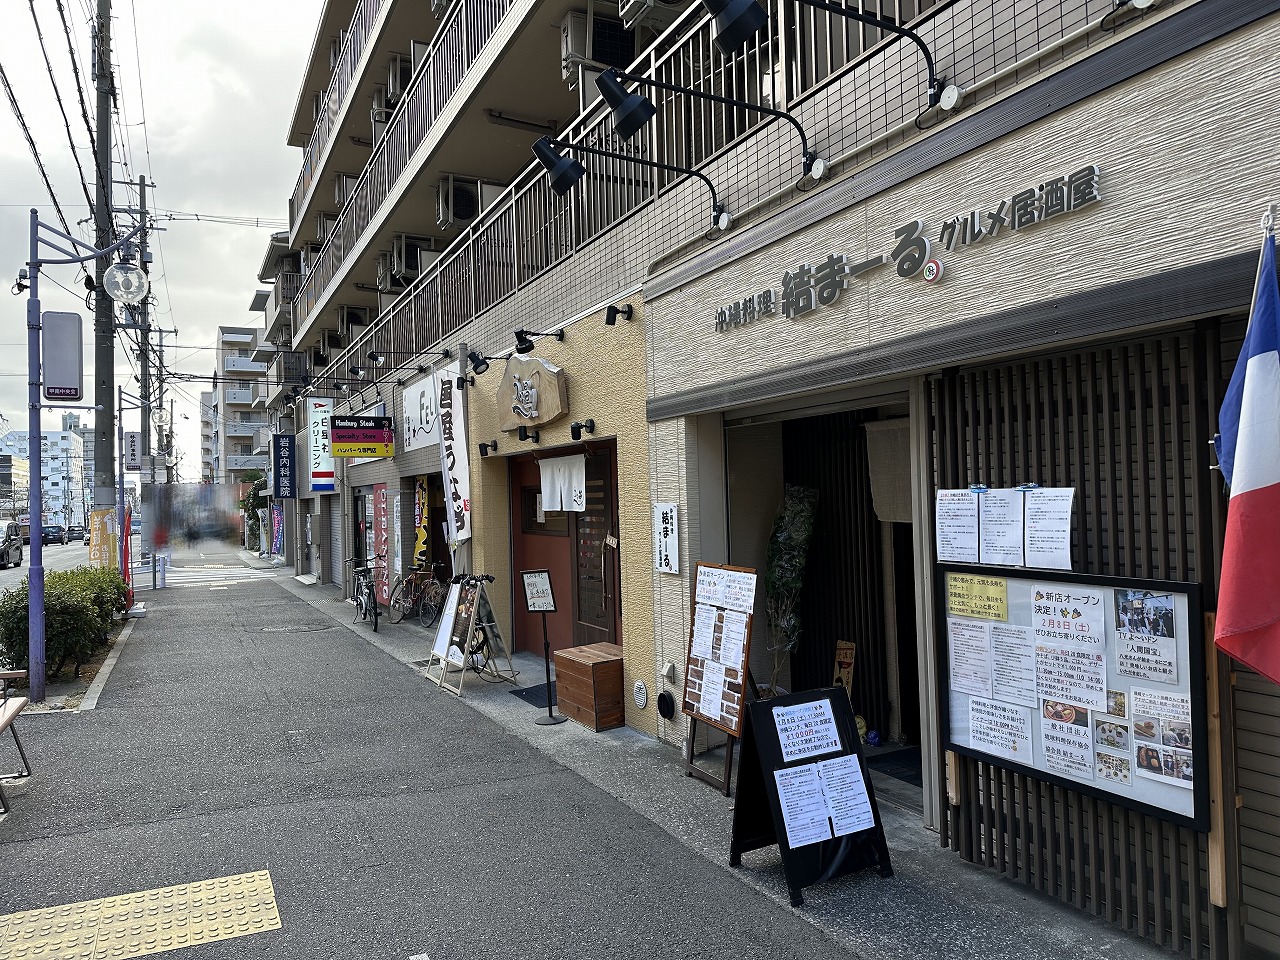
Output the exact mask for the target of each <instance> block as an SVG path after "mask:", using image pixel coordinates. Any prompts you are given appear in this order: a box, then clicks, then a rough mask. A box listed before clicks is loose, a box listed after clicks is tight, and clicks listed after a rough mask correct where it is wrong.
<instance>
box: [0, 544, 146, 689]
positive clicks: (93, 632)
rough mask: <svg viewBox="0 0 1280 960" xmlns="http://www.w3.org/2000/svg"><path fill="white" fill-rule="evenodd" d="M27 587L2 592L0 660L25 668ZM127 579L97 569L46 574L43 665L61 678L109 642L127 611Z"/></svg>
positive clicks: (26, 583)
mask: <svg viewBox="0 0 1280 960" xmlns="http://www.w3.org/2000/svg"><path fill="white" fill-rule="evenodd" d="M27 586H28V581H26V580H23V581H22V584H21V586H18V587H14V588H12V589H9V590H6V591H4V592H3V593H0V660H4V661H6V662H7V663H8V664H9V665H10V666H11V667H13V668H15V669H19V670H21V669H26V668H27V666H28V657H29V649H28V645H29V640H28V636H27ZM125 602H126V593H125V586H124V580H123V578H121V576H120V574H119V572H118V571H115V570H108V569H105V568H97V567H76V568H75V569H72V570H64V571H63V570H54V571H49V572H48V573H46V575H45V586H44V636H45V663H46V664H47V665H49V666H50V667H51V668H52V669H51V670H50V671H49V673H50V675H51V676H57V675H58V674H59V673H61V672H62V668H63V667H64V666H66V665H67V664H68V663H71V664H74V665H75V667H76V670H77V672H78V671H79V669H80V665H81V664H82V663H85V662H86V661H87V660H89V658H90V657H92V656H93V653H94V651H95V650H96V649H97V648H98V647H100V646H101V645H102V644H104V643H106V642H107V641H108V640H109V638H110V631H111V624H112V620H113V615H114V614H115V613H116V612H117V611H123V610H124V608H125Z"/></svg>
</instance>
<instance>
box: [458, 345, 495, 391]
mask: <svg viewBox="0 0 1280 960" xmlns="http://www.w3.org/2000/svg"><path fill="white" fill-rule="evenodd" d="M497 359H499V358H498V357H485V356H481V355H480V354H479V353H477V352H476V351H475V350H472V351H470V352H468V353H467V362H466V363H464V364H463V365H462V375H461V376H459V377H458V380H457V386H458V389H459V390H465V389H466V388H467V387H469V386H470V387H474V386H475V385H476V378H475V376H472V374H471V373H467V367H468V366H470V367H471V371H472V373H474V374H477V375H478V374H481V373H484V372H485V371H486V370H488V369H489V361H490V360H497Z"/></svg>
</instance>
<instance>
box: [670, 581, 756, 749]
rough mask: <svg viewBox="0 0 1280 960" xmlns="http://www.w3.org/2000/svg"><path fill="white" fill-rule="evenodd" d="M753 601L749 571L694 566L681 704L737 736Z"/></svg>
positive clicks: (749, 660) (748, 655)
mask: <svg viewBox="0 0 1280 960" xmlns="http://www.w3.org/2000/svg"><path fill="white" fill-rule="evenodd" d="M755 603H756V572H755V571H754V570H752V569H750V568H748V567H728V566H724V565H722V564H716V563H699V564H698V565H697V572H696V576H695V578H694V585H693V612H692V615H691V616H690V623H689V657H688V666H687V667H686V669H685V672H684V697H683V701H684V703H683V707H682V709H683V711H684V713H686V714H688V715H689V716H691V717H693V718H694V719H696V720H700V721H702V722H703V723H709V724H711V725H712V726H713V727H717V728H719V729H720V730H723V731H724V732H725V733H727V734H729V735H730V736H731V737H736V736H739V735H740V733H741V730H742V705H743V703H744V699H743V687H744V684H745V683H746V680H747V664H748V663H750V662H751V619H752V617H751V611H752V610H753V609H755Z"/></svg>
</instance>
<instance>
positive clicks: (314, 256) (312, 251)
mask: <svg viewBox="0 0 1280 960" xmlns="http://www.w3.org/2000/svg"><path fill="white" fill-rule="evenodd" d="M301 259H302V272H303V274H304V275H305V274H308V273H310V272H311V271H312V270H314V269H315V268H316V263H317V261H319V259H320V244H318V243H308V244H307V245H306V246H305V247H303V248H302V256H301Z"/></svg>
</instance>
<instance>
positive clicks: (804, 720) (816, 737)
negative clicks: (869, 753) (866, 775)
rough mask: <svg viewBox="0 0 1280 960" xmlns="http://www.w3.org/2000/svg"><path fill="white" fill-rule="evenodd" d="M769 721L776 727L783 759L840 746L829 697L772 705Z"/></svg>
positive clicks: (809, 754)
mask: <svg viewBox="0 0 1280 960" xmlns="http://www.w3.org/2000/svg"><path fill="white" fill-rule="evenodd" d="M773 725H774V726H775V727H777V728H778V743H779V745H781V747H782V760H783V762H784V763H790V762H791V761H793V760H800V759H802V758H804V757H816V756H818V755H819V754H823V753H832V752H834V751H836V750H839V749H840V735H839V733H838V732H837V731H836V718H835V715H834V714H833V713H832V711H831V701H829V700H814V701H812V702H810V703H799V704H796V705H795V706H793V707H774V708H773Z"/></svg>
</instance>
